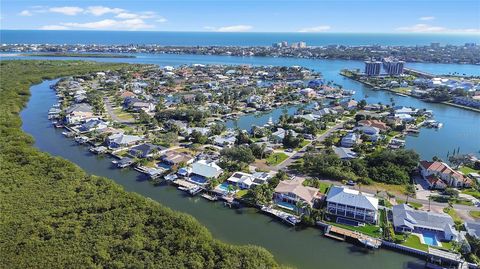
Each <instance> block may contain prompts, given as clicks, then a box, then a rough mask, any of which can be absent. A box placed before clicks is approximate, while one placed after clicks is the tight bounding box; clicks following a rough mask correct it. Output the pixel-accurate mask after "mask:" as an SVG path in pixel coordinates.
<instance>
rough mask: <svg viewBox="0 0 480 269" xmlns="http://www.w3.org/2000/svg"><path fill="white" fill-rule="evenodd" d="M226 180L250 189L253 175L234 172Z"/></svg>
mask: <svg viewBox="0 0 480 269" xmlns="http://www.w3.org/2000/svg"><path fill="white" fill-rule="evenodd" d="M227 182H228V183H230V184H232V185H235V186H237V187H239V188H240V189H250V187H251V186H252V185H253V176H252V175H251V174H247V173H243V172H235V173H233V175H232V176H231V177H229V178H228V179H227Z"/></svg>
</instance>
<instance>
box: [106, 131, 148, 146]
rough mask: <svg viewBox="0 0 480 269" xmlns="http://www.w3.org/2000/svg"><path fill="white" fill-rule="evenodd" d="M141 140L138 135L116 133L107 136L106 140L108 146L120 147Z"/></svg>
mask: <svg viewBox="0 0 480 269" xmlns="http://www.w3.org/2000/svg"><path fill="white" fill-rule="evenodd" d="M142 140H143V139H142V138H141V137H140V136H136V135H126V134H123V133H118V134H113V135H111V136H109V137H107V141H106V142H107V145H108V147H109V148H120V147H126V146H131V145H134V144H136V143H138V142H140V141H142Z"/></svg>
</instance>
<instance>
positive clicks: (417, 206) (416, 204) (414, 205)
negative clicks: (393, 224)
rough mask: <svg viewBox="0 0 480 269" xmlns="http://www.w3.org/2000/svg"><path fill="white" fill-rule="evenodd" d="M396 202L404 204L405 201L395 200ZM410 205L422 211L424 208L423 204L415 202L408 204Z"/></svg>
mask: <svg viewBox="0 0 480 269" xmlns="http://www.w3.org/2000/svg"><path fill="white" fill-rule="evenodd" d="M395 201H396V202H397V204H404V203H405V201H404V200H402V199H395ZM408 205H409V206H411V207H413V208H415V209H420V208H422V206H423V205H422V204H419V203H415V202H408Z"/></svg>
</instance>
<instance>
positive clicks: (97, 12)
mask: <svg viewBox="0 0 480 269" xmlns="http://www.w3.org/2000/svg"><path fill="white" fill-rule="evenodd" d="M122 12H125V10H123V9H121V8H110V7H104V6H90V7H88V8H87V11H86V13H89V14H92V15H94V16H102V15H104V14H108V13H113V14H119V13H122Z"/></svg>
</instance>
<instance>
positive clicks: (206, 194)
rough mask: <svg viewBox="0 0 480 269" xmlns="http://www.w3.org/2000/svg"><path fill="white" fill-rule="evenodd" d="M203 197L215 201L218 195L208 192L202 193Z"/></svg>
mask: <svg viewBox="0 0 480 269" xmlns="http://www.w3.org/2000/svg"><path fill="white" fill-rule="evenodd" d="M202 197H203V198H205V199H207V200H209V201H212V202H215V201H217V200H218V197H217V196H216V195H210V194H208V193H204V194H202Z"/></svg>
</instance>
